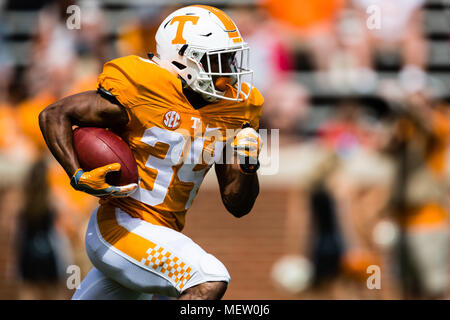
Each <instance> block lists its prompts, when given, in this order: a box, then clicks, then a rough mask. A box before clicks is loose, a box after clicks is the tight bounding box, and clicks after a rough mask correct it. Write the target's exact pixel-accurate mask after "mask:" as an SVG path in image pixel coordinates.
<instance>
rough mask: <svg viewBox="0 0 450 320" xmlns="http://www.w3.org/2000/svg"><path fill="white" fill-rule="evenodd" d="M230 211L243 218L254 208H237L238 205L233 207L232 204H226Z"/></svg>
mask: <svg viewBox="0 0 450 320" xmlns="http://www.w3.org/2000/svg"><path fill="white" fill-rule="evenodd" d="M225 207H226V208H227V210H228V212H229V213H231V214H232V215H233V216H235V217H236V218H242V217H243V216H246V215H247V214H249V213H250V211H251V210H252V207H253V206H252V207H249V208H237V207H231V206H225Z"/></svg>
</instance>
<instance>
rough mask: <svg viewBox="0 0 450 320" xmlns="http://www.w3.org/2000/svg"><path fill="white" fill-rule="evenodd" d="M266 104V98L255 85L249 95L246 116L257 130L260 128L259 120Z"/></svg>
mask: <svg viewBox="0 0 450 320" xmlns="http://www.w3.org/2000/svg"><path fill="white" fill-rule="evenodd" d="M263 104H264V98H263V96H262V95H261V93H260V92H259V90H258V89H256V88H255V87H253V88H252V91H251V92H250V97H249V104H248V111H247V115H246V118H247V119H248V121H249V122H250V125H251V126H252V128H254V129H255V130H258V129H259V120H260V119H261V115H262V106H263Z"/></svg>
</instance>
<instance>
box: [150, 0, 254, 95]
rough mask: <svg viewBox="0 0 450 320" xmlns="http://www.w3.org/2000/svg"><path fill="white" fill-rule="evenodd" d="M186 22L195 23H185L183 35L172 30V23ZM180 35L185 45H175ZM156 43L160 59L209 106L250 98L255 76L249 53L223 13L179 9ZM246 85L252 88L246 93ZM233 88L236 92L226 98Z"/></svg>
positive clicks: (201, 8)
mask: <svg viewBox="0 0 450 320" xmlns="http://www.w3.org/2000/svg"><path fill="white" fill-rule="evenodd" d="M218 17H219V18H218ZM184 18H186V19H187V18H189V19H192V21H196V22H195V23H194V22H192V23H188V22H185V23H183V24H182V31H183V32H181V33H180V29H179V28H180V27H178V28H176V27H175V26H172V22H173V21H174V20H182V19H184ZM194 18H197V19H194ZM226 19H228V20H226ZM222 22H225V23H222ZM169 26H170V27H171V28H169ZM226 27H228V28H229V29H230V30H228V29H226ZM233 28H234V29H233ZM188 31H189V32H188ZM207 31H209V32H207ZM180 34H181V35H182V36H183V37H184V38H186V40H185V41H184V42H185V43H174V42H176V41H175V40H174V37H180ZM210 36H211V37H210ZM156 42H157V53H158V55H159V57H160V59H161V60H166V62H169V64H170V65H171V68H172V70H173V71H174V72H175V73H176V74H178V75H179V76H180V77H181V78H182V79H183V80H184V82H185V84H186V86H188V87H190V88H191V89H192V90H193V91H195V92H197V93H199V94H201V95H202V96H203V98H204V99H205V100H207V101H208V102H214V101H217V100H218V99H225V100H232V101H243V100H246V99H247V98H248V96H249V95H250V91H251V88H252V82H253V72H252V70H250V68H249V53H250V52H249V50H250V49H249V47H248V45H247V44H246V43H245V42H243V40H242V38H241V37H240V34H239V31H238V30H237V27H236V25H235V24H234V22H232V21H231V19H230V18H228V16H226V15H225V13H223V12H222V11H220V10H218V9H216V8H213V7H207V6H190V7H185V8H182V9H179V10H177V11H175V12H174V13H172V14H171V15H169V17H167V18H166V19H165V20H164V21H163V23H162V24H161V26H160V27H159V29H158V32H157V34H156ZM165 65H167V63H166V64H165ZM243 82H246V83H247V85H248V87H249V90H246V91H247V92H244V91H245V90H242V83H243ZM232 88H233V89H234V90H233V91H235V92H233V93H232V94H226V93H227V92H228V91H229V90H232Z"/></svg>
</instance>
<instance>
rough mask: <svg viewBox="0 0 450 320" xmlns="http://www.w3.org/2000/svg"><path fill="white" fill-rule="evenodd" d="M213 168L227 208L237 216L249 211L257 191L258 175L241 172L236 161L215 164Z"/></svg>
mask: <svg viewBox="0 0 450 320" xmlns="http://www.w3.org/2000/svg"><path fill="white" fill-rule="evenodd" d="M215 170H216V175H217V179H218V181H219V187H220V194H221V196H222V202H223V204H224V205H225V207H226V208H227V210H228V211H229V212H230V213H231V214H232V215H234V216H235V217H237V218H240V217H242V216H244V215H246V214H247V213H249V212H250V210H251V209H252V208H253V204H254V203H255V200H256V197H257V196H258V193H259V181H258V175H257V174H256V173H254V174H244V173H242V172H241V171H240V169H239V165H238V164H237V163H235V164H216V165H215Z"/></svg>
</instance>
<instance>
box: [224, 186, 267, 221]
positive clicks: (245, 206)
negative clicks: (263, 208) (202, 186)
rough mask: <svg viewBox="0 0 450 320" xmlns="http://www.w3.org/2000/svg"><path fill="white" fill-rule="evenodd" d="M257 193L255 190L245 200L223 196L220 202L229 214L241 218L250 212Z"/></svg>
mask: <svg viewBox="0 0 450 320" xmlns="http://www.w3.org/2000/svg"><path fill="white" fill-rule="evenodd" d="M258 193H259V192H258V190H255V192H254V193H253V194H252V195H250V196H247V197H245V198H242V197H226V196H225V197H223V198H222V201H223V204H224V205H225V208H226V209H227V210H228V212H229V213H231V214H232V215H233V216H235V217H236V218H241V217H243V216H245V215H247V214H249V213H250V211H252V208H253V205H254V204H255V201H256V197H257V196H258Z"/></svg>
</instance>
